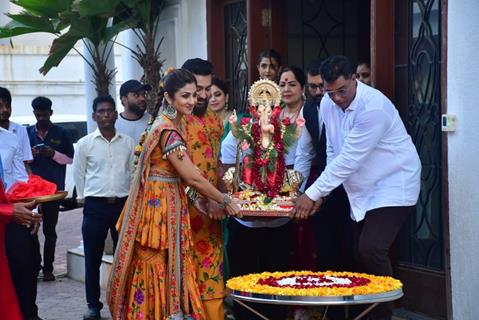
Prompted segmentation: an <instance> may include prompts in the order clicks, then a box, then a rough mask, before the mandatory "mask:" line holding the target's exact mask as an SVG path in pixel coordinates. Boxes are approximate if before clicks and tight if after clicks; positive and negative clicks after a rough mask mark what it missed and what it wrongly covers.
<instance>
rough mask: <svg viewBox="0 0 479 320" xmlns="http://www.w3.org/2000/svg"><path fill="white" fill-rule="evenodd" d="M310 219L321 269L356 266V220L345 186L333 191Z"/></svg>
mask: <svg viewBox="0 0 479 320" xmlns="http://www.w3.org/2000/svg"><path fill="white" fill-rule="evenodd" d="M310 222H311V223H312V224H313V226H314V228H313V229H314V235H315V239H316V246H317V257H318V265H317V267H318V270H319V271H326V270H335V271H352V270H354V269H355V268H354V255H353V252H354V244H353V235H352V234H353V223H354V222H353V221H352V220H351V216H350V206H349V200H348V196H347V194H346V192H345V191H344V188H343V187H342V186H340V187H338V188H336V189H334V190H333V192H331V194H330V195H329V196H328V200H327V201H326V203H325V204H324V205H323V206H322V207H321V209H320V211H319V212H318V213H316V214H315V215H314V216H313V217H312V218H311V220H310Z"/></svg>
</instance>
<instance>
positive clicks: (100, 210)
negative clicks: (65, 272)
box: [82, 197, 126, 311]
mask: <svg viewBox="0 0 479 320" xmlns="http://www.w3.org/2000/svg"><path fill="white" fill-rule="evenodd" d="M125 201H126V197H125V198H116V200H110V198H99V197H86V198H85V204H84V208H83V223H82V236H83V249H84V253H85V291H86V301H87V304H88V307H89V308H92V309H96V310H98V311H99V310H101V308H102V307H103V304H102V303H101V302H100V293H101V291H100V266H101V259H102V257H103V249H104V247H105V239H106V237H107V235H108V230H110V233H111V235H112V238H113V244H114V246H116V243H117V241H118V232H117V231H116V229H115V225H116V222H117V221H118V218H119V216H120V213H121V210H122V209H123V205H124V204H125Z"/></svg>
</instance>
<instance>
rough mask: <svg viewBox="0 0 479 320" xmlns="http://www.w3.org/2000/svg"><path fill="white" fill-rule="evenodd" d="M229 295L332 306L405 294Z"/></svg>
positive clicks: (391, 292)
mask: <svg viewBox="0 0 479 320" xmlns="http://www.w3.org/2000/svg"><path fill="white" fill-rule="evenodd" d="M229 295H230V296H231V297H232V298H233V299H238V300H241V301H249V302H257V303H268V304H282V305H302V306H321V305H323V306H326V305H327V306H332V305H350V304H369V303H379V302H388V301H394V300H397V299H399V298H401V297H402V296H403V291H402V289H398V290H394V291H388V292H383V293H377V294H367V295H352V296H319V297H313V296H283V295H268V294H259V293H251V292H244V291H238V290H230V291H229Z"/></svg>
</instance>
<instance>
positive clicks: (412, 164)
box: [0, 49, 421, 320]
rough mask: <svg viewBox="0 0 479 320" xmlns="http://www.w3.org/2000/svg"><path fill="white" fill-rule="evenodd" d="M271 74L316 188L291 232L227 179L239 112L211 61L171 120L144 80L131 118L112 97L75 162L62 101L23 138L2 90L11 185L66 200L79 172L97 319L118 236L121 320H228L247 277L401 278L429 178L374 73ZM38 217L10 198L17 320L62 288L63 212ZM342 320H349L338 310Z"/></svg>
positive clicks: (387, 314) (0, 117) (42, 108)
mask: <svg viewBox="0 0 479 320" xmlns="http://www.w3.org/2000/svg"><path fill="white" fill-rule="evenodd" d="M257 68H258V73H259V76H260V78H261V79H269V80H271V81H275V82H277V84H278V85H279V88H280V92H281V100H282V111H281V113H280V115H279V117H280V120H281V121H286V120H288V121H289V122H292V123H295V122H296V120H297V119H300V118H304V120H305V126H304V128H303V129H302V131H301V135H300V136H299V137H298V139H297V141H296V142H295V143H294V144H293V145H292V147H291V148H289V149H288V152H287V153H286V154H285V165H286V168H288V169H295V170H297V171H299V172H301V173H302V175H303V177H304V178H305V180H304V183H303V185H302V186H301V189H300V194H301V195H300V196H299V197H298V198H297V199H296V204H295V208H294V210H293V213H292V215H291V217H290V218H284V217H282V218H268V219H256V220H254V221H252V220H251V219H244V218H242V216H241V211H240V210H239V208H238V206H237V205H236V204H235V203H234V202H233V201H232V198H231V197H230V195H229V194H228V193H226V189H225V186H224V185H223V183H222V179H221V176H222V174H223V172H225V171H226V170H227V169H228V168H229V167H231V166H235V165H236V162H237V156H238V155H237V150H238V148H237V145H238V141H236V139H235V137H234V136H233V134H232V132H231V131H230V124H229V121H228V120H229V119H231V117H230V116H231V115H232V113H233V110H235V106H232V105H231V104H229V87H228V83H227V82H225V81H224V80H222V79H220V78H218V77H216V76H215V74H214V67H213V65H212V64H211V63H210V62H208V61H206V60H203V59H199V58H195V59H189V60H187V61H186V62H185V63H184V64H183V65H182V67H181V68H179V69H176V70H173V71H171V72H169V74H167V75H166V76H165V77H164V79H163V80H162V83H163V85H162V92H161V94H160V97H161V101H159V107H158V110H157V112H156V114H153V115H150V114H148V113H147V112H146V100H145V96H146V94H147V93H148V91H149V90H151V89H152V88H151V87H150V86H149V85H144V84H142V83H140V82H139V81H137V80H129V81H126V82H124V83H123V84H122V86H121V87H120V92H119V93H120V100H121V103H122V105H123V107H124V111H123V112H121V113H118V111H117V108H116V103H115V99H113V98H112V97H111V96H99V97H97V98H96V99H95V100H94V101H93V113H92V118H93V120H94V121H95V122H96V124H97V129H96V130H95V131H94V132H92V133H90V134H88V135H87V136H85V137H83V138H82V139H80V140H79V141H78V143H77V145H76V148H75V151H74V150H73V145H72V141H71V137H70V135H69V133H68V132H67V131H66V130H64V129H62V128H61V127H58V126H56V125H54V124H52V123H51V121H50V116H51V114H52V112H53V111H52V101H51V100H49V99H48V98H45V97H37V98H35V99H34V100H33V101H32V107H33V113H34V115H35V117H36V119H37V123H36V124H35V125H32V126H30V127H28V128H24V127H22V126H21V125H18V124H15V123H13V122H11V121H9V118H10V115H11V96H10V93H9V91H8V90H7V89H5V88H0V126H1V128H0V134H1V135H5V137H7V136H8V139H7V138H5V139H0V156H1V160H2V161H1V162H0V164H2V167H3V168H2V167H0V168H1V170H0V172H1V173H2V180H3V184H0V186H1V187H5V189H6V188H8V187H9V186H11V185H12V183H14V182H16V181H26V180H27V179H28V175H29V174H30V173H32V174H35V175H39V176H41V177H42V178H44V179H46V180H48V181H51V182H54V183H55V184H56V185H57V188H58V189H59V190H63V188H64V182H65V166H66V165H67V164H71V163H72V164H73V171H74V181H75V186H76V190H77V196H78V200H79V202H81V203H82V204H83V222H82V226H81V232H82V236H83V244H84V254H85V291H86V302H87V309H86V312H85V314H84V317H83V318H84V319H86V320H88V319H100V318H101V310H102V308H103V303H102V302H101V301H100V265H101V258H102V254H103V250H104V243H105V239H106V237H107V234H108V232H110V234H111V236H112V239H113V242H114V246H115V247H116V250H115V256H114V259H113V265H112V269H111V274H110V279H109V282H108V288H107V290H108V293H107V303H108V306H109V310H110V313H111V314H112V316H113V318H114V319H208V320H219V319H225V308H224V298H225V296H226V291H225V281H226V279H227V278H228V277H232V276H240V275H245V274H248V273H256V272H262V271H287V270H291V269H311V270H327V269H330V270H345V271H363V272H367V273H372V274H376V275H392V269H391V263H390V260H389V256H388V254H389V250H390V247H391V245H392V242H393V241H394V239H395V237H396V235H397V234H398V232H399V231H400V228H401V226H402V225H403V224H404V222H405V221H406V219H407V218H408V216H409V215H410V214H411V213H412V212H413V211H414V205H415V203H416V201H417V198H418V194H419V183H420V170H421V164H420V161H419V157H418V155H417V152H416V150H415V147H414V145H413V143H412V140H411V138H410V136H409V135H408V134H407V132H406V129H405V127H404V125H403V122H402V120H401V119H400V117H399V114H398V112H397V110H396V109H395V107H394V105H393V104H392V103H391V102H390V101H389V99H388V98H387V97H385V96H384V95H383V94H382V93H381V92H380V91H378V90H376V89H374V88H372V87H371V86H370V85H371V82H370V70H369V65H368V64H367V63H360V64H359V65H358V66H357V69H356V70H353V68H352V65H351V63H350V62H349V60H348V59H347V58H346V57H343V56H332V57H330V58H327V59H325V60H323V61H321V60H319V59H316V60H313V61H311V63H310V64H309V66H308V68H307V73H306V74H305V73H304V72H303V70H302V69H301V68H299V67H296V66H282V61H281V56H280V55H279V53H277V52H276V51H274V50H272V49H268V50H265V51H263V52H262V53H261V54H260V57H259V59H258V63H257ZM363 82H364V83H363ZM234 114H235V116H236V113H234ZM237 116H238V118H241V117H242V116H243V115H242V114H238V115H237ZM285 119H286V120H285ZM240 156H241V155H240ZM35 206H36V204H35V203H26V204H15V205H11V204H8V203H7V200H6V198H5V197H4V191H3V188H0V237H2V238H3V237H4V236H5V241H3V239H0V259H1V260H0V270H1V273H0V276H1V277H2V283H6V284H7V285H6V286H3V285H2V287H1V288H0V315H1V317H2V319H29V320H30V319H39V317H38V310H37V307H36V304H35V299H36V281H37V277H38V274H39V271H40V270H42V273H43V280H44V281H54V280H55V276H54V275H53V258H54V252H55V242H56V233H55V226H56V223H57V220H58V208H59V207H58V202H52V203H45V204H41V205H40V206H39V207H38V210H37V211H38V213H36V212H33V211H31V210H33V209H34V207H35ZM10 219H13V222H14V223H8V222H9V220H10ZM40 219H41V220H42V222H41V224H42V226H43V232H44V234H45V245H44V252H43V256H41V254H40V251H39V243H38V238H37V236H36V231H37V229H38V225H39V221H40ZM4 229H5V231H4ZM4 233H5V235H4ZM4 246H5V248H4ZM20 247H21V248H22V250H18V248H20ZM8 270H10V271H8ZM16 301H18V303H17V302H16ZM250 305H251V306H252V307H253V308H254V309H255V310H258V311H259V312H260V313H262V314H264V315H265V316H267V317H268V318H270V319H286V316H287V312H288V310H287V309H286V308H285V307H284V306H272V305H270V306H268V305H261V304H250ZM391 310H392V306H391V305H389V304H384V305H382V306H381V307H378V308H376V309H375V310H374V311H373V312H372V313H371V317H372V318H371V319H391ZM292 312H294V313H298V314H299V313H304V312H305V310H301V309H295V310H292ZM233 313H234V317H235V319H237V320H242V319H244V320H250V319H260V318H258V316H257V315H256V314H254V313H252V312H251V311H250V310H249V309H247V308H244V307H243V306H240V305H236V304H234V305H233ZM330 318H331V319H345V314H344V312H343V310H340V309H338V310H335V309H333V310H332V311H331V312H330Z"/></svg>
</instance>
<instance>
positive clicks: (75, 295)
mask: <svg viewBox="0 0 479 320" xmlns="http://www.w3.org/2000/svg"><path fill="white" fill-rule="evenodd" d="M81 210H82V209H75V210H70V211H63V212H60V217H59V220H58V225H57V234H58V240H57V249H56V251H55V264H54V265H55V271H54V273H55V275H56V276H57V281H54V282H43V281H41V280H39V281H38V296H37V305H38V310H39V316H40V317H41V318H42V319H44V320H78V319H82V315H83V312H84V311H85V309H86V302H85V289H84V288H85V287H84V284H83V283H82V282H79V281H75V280H71V279H69V278H67V277H66V273H67V259H66V258H67V254H66V253H67V250H68V249H71V248H75V247H78V245H79V244H80V241H81V221H82V211H81ZM38 234H39V239H40V244H43V234H42V231H41V230H40V231H39V233H38ZM40 277H41V273H40ZM102 294H103V298H102V301H104V300H105V299H104V295H105V292H102ZM103 310H104V311H103V312H102V316H103V319H111V318H110V317H109V313H108V309H107V308H104V309H103Z"/></svg>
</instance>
